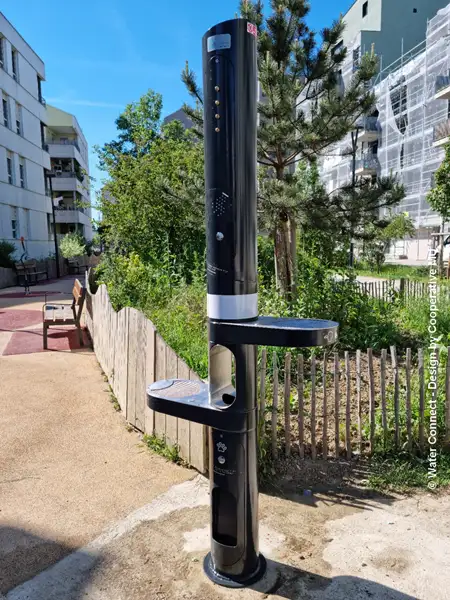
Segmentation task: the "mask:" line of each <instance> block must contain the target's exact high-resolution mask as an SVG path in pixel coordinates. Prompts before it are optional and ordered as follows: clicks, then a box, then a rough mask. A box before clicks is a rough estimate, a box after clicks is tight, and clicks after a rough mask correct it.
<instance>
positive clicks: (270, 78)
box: [182, 0, 377, 295]
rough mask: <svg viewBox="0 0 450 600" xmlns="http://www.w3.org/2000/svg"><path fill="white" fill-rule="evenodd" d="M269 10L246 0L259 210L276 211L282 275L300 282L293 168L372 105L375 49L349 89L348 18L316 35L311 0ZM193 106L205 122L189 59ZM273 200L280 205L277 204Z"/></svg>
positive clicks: (292, 0)
mask: <svg viewBox="0 0 450 600" xmlns="http://www.w3.org/2000/svg"><path fill="white" fill-rule="evenodd" d="M270 6H271V12H270V14H269V16H267V17H265V16H264V13H263V3H262V2H261V1H257V2H252V1H250V0H242V1H241V4H240V11H241V16H242V17H243V18H245V19H248V20H249V21H251V22H252V23H255V24H256V25H257V27H258V69H259V81H260V85H261V91H262V98H261V102H260V103H259V113H260V116H261V118H260V127H259V133H258V161H259V163H260V165H261V169H262V171H263V173H262V175H263V178H264V180H265V193H264V195H262V196H261V198H260V206H259V210H260V211H261V212H262V213H266V214H270V215H271V217H272V218H271V229H270V235H271V237H272V238H273V240H274V245H275V256H276V265H277V276H278V281H279V285H280V288H281V290H282V291H283V292H284V293H285V294H287V295H290V293H291V292H292V291H293V290H294V288H295V257H296V240H297V233H296V232H297V220H296V212H297V210H296V200H295V198H296V195H295V188H296V186H297V183H296V181H295V178H293V171H295V166H296V165H297V163H298V162H299V161H300V160H304V159H306V160H309V161H311V160H314V159H315V158H316V157H317V156H318V155H319V154H320V153H322V152H323V151H324V150H325V149H326V148H327V147H329V146H330V145H332V144H334V143H336V142H338V141H340V140H342V139H343V138H344V137H345V136H346V135H347V134H348V133H349V132H350V131H351V130H352V128H353V126H354V123H355V122H356V120H357V119H358V118H359V117H360V116H361V115H364V114H367V113H369V112H370V111H371V110H372V108H373V105H374V102H375V98H374V95H373V93H372V92H371V91H370V88H369V83H370V80H371V79H372V77H373V75H374V73H375V72H376V69H377V60H376V58H375V57H374V56H370V55H366V56H363V57H362V58H361V60H360V63H359V68H358V70H357V71H356V72H355V73H354V75H353V77H352V79H351V81H350V82H349V83H348V85H347V86H346V88H345V89H343V86H342V85H341V75H340V70H341V69H342V65H343V63H344V62H345V59H346V50H345V48H339V49H337V45H338V43H339V41H340V39H341V38H342V34H343V31H344V22H343V21H342V19H339V20H338V21H335V22H334V23H333V24H332V25H331V27H329V28H325V29H323V30H322V31H321V33H320V36H317V35H316V34H315V33H314V32H313V31H311V30H310V29H309V27H308V25H307V23H306V18H307V15H308V13H309V3H308V2H307V0H271V1H270ZM182 79H183V81H184V82H185V84H186V86H187V89H188V91H189V93H190V94H191V96H192V97H193V98H194V99H195V102H196V108H190V107H188V106H185V111H186V113H187V114H189V116H190V117H191V118H192V120H193V121H194V123H195V125H196V126H197V128H198V129H199V130H200V129H201V126H202V110H201V105H202V103H203V98H202V92H201V90H200V88H199V86H198V83H197V80H196V77H195V74H194V73H193V72H192V71H191V70H190V69H189V66H188V65H186V69H185V70H184V71H183V73H182ZM274 206H275V207H276V210H275V211H274Z"/></svg>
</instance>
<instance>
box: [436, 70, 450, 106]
mask: <svg viewBox="0 0 450 600" xmlns="http://www.w3.org/2000/svg"><path fill="white" fill-rule="evenodd" d="M434 99H435V100H450V75H438V76H437V79H436V88H435V94H434Z"/></svg>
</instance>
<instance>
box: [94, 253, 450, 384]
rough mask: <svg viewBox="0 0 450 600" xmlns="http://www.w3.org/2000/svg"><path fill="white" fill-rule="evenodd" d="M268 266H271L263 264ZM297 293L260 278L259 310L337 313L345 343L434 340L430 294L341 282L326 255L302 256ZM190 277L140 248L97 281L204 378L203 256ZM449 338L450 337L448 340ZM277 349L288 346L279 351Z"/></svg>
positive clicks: (106, 263)
mask: <svg viewBox="0 0 450 600" xmlns="http://www.w3.org/2000/svg"><path fill="white" fill-rule="evenodd" d="M263 268H264V267H263ZM298 268H299V287H298V298H297V299H296V300H295V301H294V302H290V303H288V302H287V301H286V300H285V299H284V298H283V297H282V296H280V294H279V293H278V291H277V289H276V287H275V285H274V284H273V283H272V282H270V281H269V283H267V278H266V279H265V281H264V277H263V276H260V287H259V303H260V306H259V309H260V314H266V315H274V316H289V317H302V318H307V317H309V318H319V319H331V320H335V321H337V322H338V323H339V324H340V328H339V344H338V347H339V348H340V349H347V350H355V349H366V348H369V347H370V348H373V349H374V350H375V351H376V350H380V349H381V348H387V347H389V346H390V345H393V344H395V345H397V346H400V347H401V346H403V347H406V346H410V347H413V348H415V347H418V346H420V345H427V343H428V340H429V334H428V305H427V302H426V300H425V299H423V300H417V301H414V302H411V303H409V304H408V305H407V306H404V305H402V304H401V303H400V302H399V301H398V300H396V299H395V298H394V299H393V301H392V302H390V303H380V302H379V301H377V300H376V299H373V298H371V297H369V296H366V295H362V294H360V293H359V291H358V288H357V286H356V285H355V283H354V280H353V279H352V277H351V276H348V274H347V276H346V279H345V280H337V279H336V277H335V275H334V274H333V273H332V272H331V271H329V270H328V269H327V268H325V267H324V266H323V265H322V263H321V261H320V259H318V258H314V257H310V256H308V255H306V254H303V253H301V254H300V255H299V265H298ZM190 275H191V278H190V279H191V280H190V282H189V283H187V282H186V281H185V279H184V278H183V277H181V276H180V275H179V270H178V268H177V264H176V262H174V260H173V257H171V256H170V255H168V254H163V255H162V256H161V257H160V261H159V266H158V267H156V266H155V265H149V264H144V263H143V262H142V261H141V260H140V258H139V256H138V255H137V254H134V253H133V254H131V255H130V256H122V255H119V254H112V253H109V254H107V255H106V256H105V258H104V260H103V262H102V264H101V265H100V267H99V268H98V275H97V279H98V280H99V282H101V283H105V284H106V285H107V286H108V291H109V295H110V298H111V301H112V303H113V305H114V307H115V308H116V310H118V309H120V308H122V307H124V306H133V307H135V308H138V309H139V310H141V311H142V312H143V313H144V314H146V315H147V316H148V318H150V319H151V320H152V321H153V322H154V324H155V326H156V327H157V329H158V331H159V332H160V334H161V335H162V336H163V338H164V339H165V341H166V342H167V343H168V344H169V345H170V346H171V347H172V348H173V349H174V350H175V352H176V353H177V354H178V355H179V356H181V357H182V358H183V359H184V360H185V361H186V362H187V364H188V365H189V367H190V368H191V369H193V370H194V371H196V372H197V373H198V374H199V375H200V376H202V377H206V376H207V368H208V358H207V317H206V278H205V267H204V261H203V259H199V260H198V261H197V262H196V263H195V264H193V265H192V270H191V274H190ZM438 329H439V331H442V332H443V333H445V334H446V335H448V332H450V310H449V308H448V304H447V305H446V306H445V305H444V304H442V307H441V311H440V312H439V317H438ZM443 343H445V341H444V342H443ZM277 352H279V353H280V355H281V354H282V353H284V352H285V350H284V349H277Z"/></svg>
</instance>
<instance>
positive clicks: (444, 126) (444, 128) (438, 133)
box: [433, 119, 450, 148]
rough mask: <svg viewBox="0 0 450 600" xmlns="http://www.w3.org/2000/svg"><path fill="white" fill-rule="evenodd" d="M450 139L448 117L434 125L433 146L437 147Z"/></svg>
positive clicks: (449, 121) (449, 120)
mask: <svg viewBox="0 0 450 600" xmlns="http://www.w3.org/2000/svg"><path fill="white" fill-rule="evenodd" d="M449 141H450V119H446V120H445V121H441V123H438V124H437V125H436V126H435V127H434V131H433V146H434V147H435V148H439V147H440V146H445V144H447V143H448V142H449Z"/></svg>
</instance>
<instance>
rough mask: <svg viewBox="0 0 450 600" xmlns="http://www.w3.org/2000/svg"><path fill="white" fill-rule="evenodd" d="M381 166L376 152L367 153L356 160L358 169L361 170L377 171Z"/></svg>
mask: <svg viewBox="0 0 450 600" xmlns="http://www.w3.org/2000/svg"><path fill="white" fill-rule="evenodd" d="M379 168H380V161H379V160H378V156H377V155H376V154H366V155H365V156H363V157H362V158H359V159H357V160H356V170H357V171H360V170H361V169H363V170H364V171H377V170H378V169H379Z"/></svg>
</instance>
